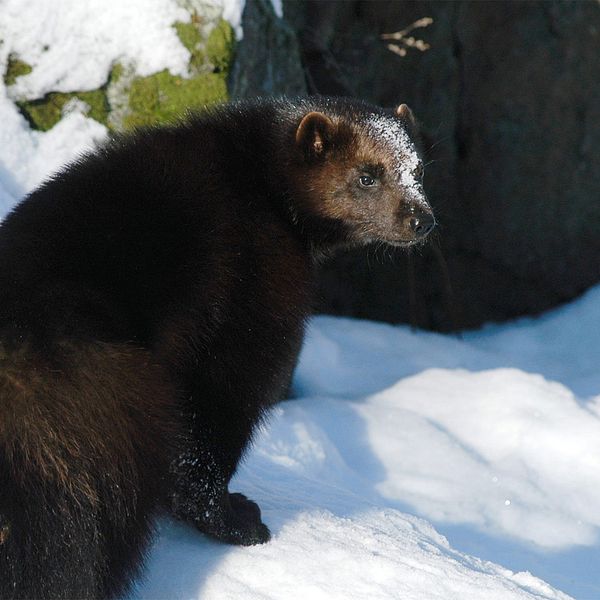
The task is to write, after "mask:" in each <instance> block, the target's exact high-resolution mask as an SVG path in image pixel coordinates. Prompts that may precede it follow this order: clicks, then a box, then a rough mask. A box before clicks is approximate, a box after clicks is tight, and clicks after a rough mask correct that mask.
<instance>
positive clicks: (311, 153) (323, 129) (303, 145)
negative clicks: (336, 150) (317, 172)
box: [296, 112, 335, 158]
mask: <svg viewBox="0 0 600 600" xmlns="http://www.w3.org/2000/svg"><path fill="white" fill-rule="evenodd" d="M334 129H335V125H334V124H333V121H332V120H331V119H330V118H329V117H328V116H326V115H324V114H323V113H320V112H309V113H308V114H307V115H305V116H304V118H303V119H302V121H300V125H298V129H297V130H296V145H297V146H298V147H299V148H300V149H302V150H303V152H304V154H305V156H306V157H307V158H318V157H320V156H323V155H324V154H325V153H326V152H327V150H328V149H329V146H330V145H331V140H332V139H333V132H334Z"/></svg>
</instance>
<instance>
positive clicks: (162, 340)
mask: <svg viewBox="0 0 600 600" xmlns="http://www.w3.org/2000/svg"><path fill="white" fill-rule="evenodd" d="M413 131H414V120H413V118H412V114H411V113H410V110H409V109H408V108H407V107H406V106H405V105H401V106H400V107H399V109H398V110H397V111H396V113H393V112H390V113H388V112H385V111H382V110H381V109H378V108H376V107H373V106H369V105H366V104H363V103H360V102H355V101H350V100H340V99H337V100H334V99H327V98H315V99H301V100H286V99H281V100H263V101H256V102H246V103H237V104H230V105H224V106H222V107H218V108H215V109H211V110H209V111H207V112H204V113H201V114H199V115H196V116H194V117H192V118H190V119H189V120H188V121H186V122H184V123H181V124H179V125H176V126H171V127H165V128H156V129H150V130H145V131H140V132H137V133H135V134H133V135H131V136H129V137H120V138H117V139H115V140H112V141H111V142H109V143H108V144H107V145H105V146H104V147H102V148H100V149H99V150H97V151H95V152H93V153H90V154H89V155H87V156H85V157H83V158H81V159H80V160H78V161H77V162H75V163H74V164H72V165H70V166H68V167H66V168H65V169H64V170H63V171H61V172H60V173H58V174H57V175H55V176H54V177H53V178H52V179H50V180H49V181H47V182H46V183H44V184H43V185H41V186H40V187H39V188H38V189H37V190H35V191H34V192H33V193H31V194H30V195H29V196H28V197H27V198H26V199H25V200H24V201H23V202H21V203H20V204H19V205H18V206H17V207H16V208H15V209H14V210H13V211H12V213H10V214H9V215H8V217H7V218H6V219H5V221H4V222H3V223H2V224H1V226H0V597H1V598H11V599H12V598H75V597H77V598H105V597H113V596H115V595H118V594H121V593H123V592H124V590H125V589H126V588H127V585H128V584H129V583H130V582H131V580H132V578H133V577H134V576H135V575H136V573H137V572H138V570H139V568H140V566H141V563H142V557H143V552H144V549H145V548H146V546H147V542H148V540H149V537H150V534H151V528H152V521H153V519H154V517H155V515H156V514H157V512H158V511H159V510H163V509H167V510H170V511H171V512H172V513H173V514H174V515H176V516H177V517H179V518H181V519H184V520H186V521H188V522H190V523H192V524H194V525H195V526H197V527H198V528H199V529H200V530H201V531H203V532H205V533H207V534H209V535H212V536H214V537H216V538H218V539H221V540H223V541H225V542H231V543H237V544H254V543H261V542H265V541H267V540H268V539H269V535H270V534H269V530H268V529H267V527H266V526H265V525H264V524H263V523H262V521H261V517H260V510H259V508H258V506H257V505H256V504H255V503H253V502H252V501H250V500H248V499H247V498H246V497H245V496H243V495H241V494H236V493H230V492H229V490H228V483H229V480H230V478H231V476H232V475H233V473H234V472H235V469H236V466H237V464H238V462H239V461H240V458H241V456H242V454H243V452H244V450H245V448H246V447H247V446H248V443H249V441H250V440H251V437H252V432H253V430H254V428H255V426H256V424H257V423H258V422H259V421H260V419H261V417H262V416H263V415H264V414H265V411H266V410H267V409H268V408H269V407H270V406H272V405H273V403H275V402H277V401H278V400H280V399H282V398H283V397H284V395H285V393H286V390H287V388H288V386H289V383H290V380H291V376H292V371H293V369H294V366H295V363H296V359H297V356H298V352H299V350H300V346H301V343H302V336H303V328H304V323H305V321H306V318H307V316H308V315H309V314H310V311H311V302H312V280H313V269H314V263H315V260H317V259H321V258H322V257H324V256H326V255H327V254H329V253H330V252H331V251H332V250H333V249H335V248H337V247H340V246H347V245H352V244H362V243H368V242H371V241H375V240H379V241H385V242H388V243H391V244H395V245H410V244H412V243H414V242H416V241H419V240H421V239H423V238H424V237H425V236H426V234H427V233H428V231H429V229H431V227H432V226H433V217H432V214H431V210H430V208H429V206H428V204H427V201H426V199H425V197H424V195H423V190H422V185H421V177H422V164H421V162H420V158H419V156H418V153H417V151H416V148H415V145H414V143H413V133H412V132H413Z"/></svg>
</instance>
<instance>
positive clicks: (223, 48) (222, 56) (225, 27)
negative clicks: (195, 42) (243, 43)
mask: <svg viewBox="0 0 600 600" xmlns="http://www.w3.org/2000/svg"><path fill="white" fill-rule="evenodd" d="M234 47H235V34H234V32H233V28H232V27H231V25H230V24H229V23H228V22H227V21H225V20H224V19H221V20H220V21H219V22H218V23H217V26H216V27H215V28H214V29H213V30H212V31H211V33H210V35H209V36H208V40H207V41H206V50H205V51H206V57H207V59H208V60H209V61H210V62H211V63H212V64H213V66H214V68H215V70H216V71H228V70H229V66H230V65H231V61H232V59H233V50H234Z"/></svg>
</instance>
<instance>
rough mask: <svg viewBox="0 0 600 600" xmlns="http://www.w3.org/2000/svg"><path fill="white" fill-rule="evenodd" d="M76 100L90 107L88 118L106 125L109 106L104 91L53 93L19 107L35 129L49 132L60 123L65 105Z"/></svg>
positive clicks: (22, 103)
mask: <svg viewBox="0 0 600 600" xmlns="http://www.w3.org/2000/svg"><path fill="white" fill-rule="evenodd" d="M74 98H77V99H78V100H81V101H82V102H85V103H86V104H87V105H88V107H89V111H88V112H87V116H88V117H91V118H92V119H95V120H96V121H99V122H100V123H102V124H104V125H106V123H107V119H108V111H109V106H108V101H107V99H106V92H105V90H104V89H99V90H92V91H90V92H72V93H68V94H65V93H61V92H51V93H49V94H46V95H45V96H44V97H43V98H41V99H40V100H23V101H20V102H17V105H18V107H19V109H20V110H21V113H23V115H24V116H25V118H26V119H27V120H28V121H29V122H30V124H31V126H32V128H33V129H39V130H41V131H48V129H51V128H52V127H54V125H56V124H57V123H58V122H59V121H60V119H61V117H62V112H63V108H64V106H65V104H67V102H69V101H70V100H72V99H74Z"/></svg>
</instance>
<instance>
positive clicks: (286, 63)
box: [229, 0, 306, 98]
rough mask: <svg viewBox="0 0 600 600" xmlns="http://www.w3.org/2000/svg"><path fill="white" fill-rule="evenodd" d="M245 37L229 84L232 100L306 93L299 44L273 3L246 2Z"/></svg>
mask: <svg viewBox="0 0 600 600" xmlns="http://www.w3.org/2000/svg"><path fill="white" fill-rule="evenodd" d="M242 27H243V30H244V37H243V39H242V40H241V42H240V43H239V44H238V46H237V49H236V58H235V62H234V65H233V68H232V72H231V77H230V80H229V89H230V93H231V97H232V98H251V97H253V96H265V95H266V96H273V95H279V94H285V95H288V96H297V95H302V94H305V93H306V84H305V80H304V71H303V69H302V63H301V61H300V50H299V45H298V40H297V37H296V34H295V33H294V31H293V29H292V28H291V27H290V26H289V25H288V24H287V22H286V21H285V20H284V19H281V18H279V17H278V16H277V15H276V14H275V11H274V10H273V5H272V4H271V2H270V0H246V6H245V8H244V14H243V16H242Z"/></svg>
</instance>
